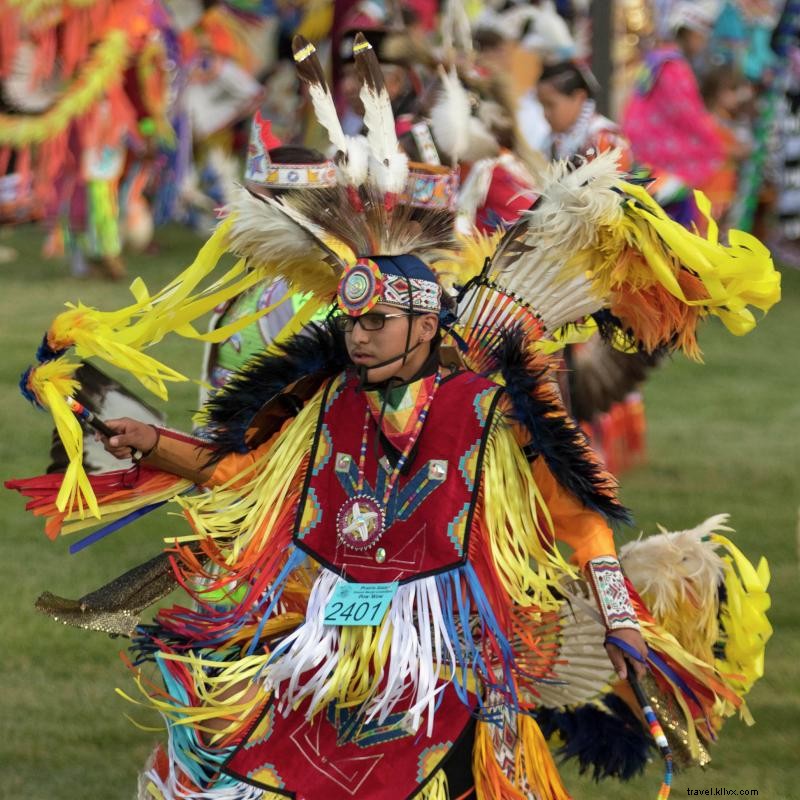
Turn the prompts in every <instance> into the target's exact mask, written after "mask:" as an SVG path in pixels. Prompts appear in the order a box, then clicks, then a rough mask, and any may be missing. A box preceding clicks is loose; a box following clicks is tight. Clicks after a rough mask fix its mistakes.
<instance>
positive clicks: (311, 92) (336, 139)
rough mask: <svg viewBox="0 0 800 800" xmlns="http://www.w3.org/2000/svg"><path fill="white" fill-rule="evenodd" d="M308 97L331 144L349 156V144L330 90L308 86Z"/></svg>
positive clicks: (312, 84)
mask: <svg viewBox="0 0 800 800" xmlns="http://www.w3.org/2000/svg"><path fill="white" fill-rule="evenodd" d="M308 96H309V97H310V98H311V103H312V105H313V106H314V113H315V115H316V117H317V120H318V122H319V124H320V125H322V127H323V128H325V130H326V131H327V132H328V139H329V140H330V143H331V144H332V145H333V146H334V147H335V148H336V149H337V150H339V151H340V152H342V153H344V154H347V152H348V148H347V145H348V142H347V137H346V136H345V133H344V130H343V129H342V123H341V122H340V121H339V115H338V114H337V113H336V106H335V105H334V102H333V97H332V96H331V93H330V90H329V89H328V87H327V86H323V85H321V84H319V83H310V84H308Z"/></svg>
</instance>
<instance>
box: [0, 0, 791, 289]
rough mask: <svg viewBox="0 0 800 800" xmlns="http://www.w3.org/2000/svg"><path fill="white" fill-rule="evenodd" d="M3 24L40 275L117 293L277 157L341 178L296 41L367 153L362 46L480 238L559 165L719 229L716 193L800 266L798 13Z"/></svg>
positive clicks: (786, 6) (16, 13) (311, 1)
mask: <svg viewBox="0 0 800 800" xmlns="http://www.w3.org/2000/svg"><path fill="white" fill-rule="evenodd" d="M0 12H2V20H3V22H2V26H1V27H2V36H0V112H1V113H0V223H3V224H12V223H18V222H23V221H30V220H37V221H40V222H41V223H42V224H43V225H44V226H45V227H46V230H47V238H46V243H45V247H44V251H45V254H46V255H48V256H63V257H65V258H66V259H67V260H68V262H69V264H70V270H71V273H72V274H73V275H75V276H76V277H88V276H92V275H102V276H105V277H107V278H111V279H119V278H122V277H123V276H124V275H125V273H126V269H125V262H124V251H125V249H126V248H128V249H133V250H140V251H141V250H147V249H154V248H156V247H157V244H156V241H155V240H154V230H155V229H156V228H157V227H158V226H160V225H163V224H164V223H166V222H169V221H177V222H181V223H184V224H186V225H189V226H191V227H192V228H194V229H196V230H197V231H198V232H200V233H201V234H205V233H206V232H207V231H208V230H209V229H210V228H211V227H212V226H213V224H214V222H215V212H216V209H218V208H219V207H221V206H222V205H224V204H225V202H226V198H227V196H228V193H229V187H230V186H231V185H232V184H233V183H234V182H236V181H241V180H242V179H243V175H244V176H245V177H247V178H248V180H249V182H250V183H251V184H253V183H255V184H258V183H259V182H261V183H263V181H259V178H258V175H262V177H263V170H264V164H263V163H262V164H260V165H258V164H256V160H255V159H257V158H262V156H263V157H265V158H266V163H272V161H273V160H274V159H270V156H269V154H268V153H269V151H270V150H273V149H275V148H279V147H288V146H293V147H301V148H305V149H304V150H302V151H294V152H289V153H288V155H287V153H286V152H284V153H283V155H281V153H280V152H279V153H278V154H277V156H275V158H276V159H277V161H276V162H275V163H278V162H280V161H281V159H282V160H283V161H284V162H287V160H288V163H289V164H290V165H291V164H292V163H298V162H300V163H302V164H307V163H308V162H309V161H316V162H317V163H319V162H321V161H322V160H323V159H324V157H325V156H327V155H328V153H326V152H325V150H326V145H325V143H324V142H323V140H322V139H320V134H319V131H318V130H317V129H316V126H314V125H311V124H309V122H310V119H311V116H312V115H310V113H309V104H308V99H307V97H305V96H304V94H303V91H302V90H301V88H300V83H299V81H298V78H297V75H296V72H295V68H294V63H293V60H292V38H293V36H295V35H296V34H300V35H302V36H303V37H305V39H307V40H309V41H311V42H313V43H314V44H315V45H316V47H317V50H318V51H319V53H320V55H321V56H322V58H323V63H324V64H326V65H327V69H328V70H329V79H330V81H331V83H332V86H333V87H334V91H335V96H336V98H337V102H338V103H339V111H340V115H341V116H342V118H343V119H344V127H345V132H346V133H347V134H349V135H358V134H359V133H360V131H361V128H362V121H361V116H360V114H361V108H360V101H359V98H358V88H357V86H358V84H357V82H356V81H355V79H354V77H353V68H352V44H353V38H354V36H355V34H356V32H358V31H362V32H364V33H365V34H366V36H367V38H368V40H369V41H370V42H371V44H372V45H373V47H375V49H376V50H377V51H378V54H379V57H380V59H381V63H382V64H383V65H384V66H383V69H384V72H385V79H386V83H387V87H388V89H389V92H390V94H391V96H392V101H393V106H394V110H395V116H396V118H397V120H398V133H399V134H401V137H402V140H403V142H404V147H405V148H406V150H407V152H408V153H409V155H410V157H411V158H412V159H413V160H415V161H418V162H423V163H426V164H429V165H435V166H441V167H443V168H444V167H447V168H450V169H451V170H453V169H455V170H456V172H457V180H458V181H459V183H460V189H459V192H458V198H459V200H458V202H459V210H460V224H461V225H462V226H463V227H464V228H465V229H469V228H472V227H473V226H476V227H477V228H478V229H480V230H483V231H489V230H494V229H496V228H497V227H498V226H501V225H507V224H509V223H511V222H513V221H514V219H516V217H517V215H518V214H519V213H520V212H521V211H522V210H524V209H525V208H528V207H529V206H530V205H531V203H532V202H533V201H534V200H535V197H536V186H535V179H534V178H533V174H534V173H535V170H536V169H540V168H541V166H542V165H543V164H544V163H546V161H547V160H549V159H553V158H555V159H585V158H589V159H591V158H593V157H594V156H595V155H597V154H598V153H600V152H602V151H603V150H606V149H610V148H617V149H618V150H619V152H620V164H621V166H622V168H623V169H625V170H627V171H630V172H631V173H632V174H634V175H641V179H642V180H643V181H646V182H647V185H648V186H649V187H650V191H651V192H653V193H654V195H655V196H656V198H657V199H658V200H659V202H660V203H661V204H662V205H663V206H665V207H666V208H667V209H668V210H669V213H670V214H671V215H673V216H674V217H675V218H676V219H679V220H681V221H682V222H685V223H686V224H691V223H696V224H698V225H699V226H700V227H701V228H702V227H703V226H704V224H705V221H704V220H705V215H704V213H703V209H698V207H697V205H696V201H695V199H694V196H693V193H692V190H693V189H695V188H698V189H701V190H702V191H703V192H704V193H705V195H706V196H707V197H708V199H709V201H710V204H711V212H712V214H713V216H714V217H715V218H716V219H717V221H718V222H719V223H720V224H721V226H722V227H723V229H724V228H726V227H738V228H743V229H748V230H755V232H756V233H757V234H758V235H760V236H761V237H762V238H769V240H770V243H771V244H772V246H773V247H774V248H775V249H776V251H777V255H778V257H779V258H780V259H781V260H782V261H784V262H787V263H800V103H798V99H800V3H796V2H792V1H791V0H789V2H784V0H695V1H694V2H687V1H686V0H617V2H615V3H611V2H602V3H599V2H598V3H591V2H589V0H572V1H571V2H570V1H569V0H564V1H559V2H553V1H552V0H541V1H540V2H535V1H532V2H524V1H520V2H514V1H513V0H485V1H482V0H463V1H462V2H449V1H448V2H444V0H443V1H442V2H437V1H436V0H408V1H407V2H400V0H394V1H391V0H369V1H367V0H356V1H355V2H354V0H337V1H336V2H333V3H328V2H321V0H306V1H305V2H301V0H295V2H273V0H226V2H217V1H216V0H94V2H86V1H85V0H82V1H81V2H75V1H74V0H26V1H25V2H22V0H0ZM604 17H605V19H604ZM601 27H602V29H603V30H604V31H605V30H607V31H610V36H606V35H605V34H602V33H599V30H600V28H601ZM453 82H457V83H458V84H459V87H455V86H454V85H453ZM443 98H444V99H443ZM465 98H466V102H468V103H469V114H468V119H469V122H468V124H467V130H464V129H463V126H462V124H461V123H460V122H457V120H459V116H458V115H459V113H461V106H459V103H463V101H464V99H465ZM254 114H257V115H258V116H257V120H258V130H257V133H256V134H253V136H256V139H257V140H254V138H253V136H251V121H252V119H253V117H254ZM315 150H316V151H318V152H317V153H316V154H314V153H313V152H312V151H315ZM259 169H261V170H262V171H261V172H260V173H259V172H258V170H259ZM248 170H250V173H252V174H248V172H247V171H248ZM253 170H256V172H253ZM284 172H286V170H284ZM287 174H288V173H287ZM256 189H257V186H256ZM2 255H3V257H4V258H6V259H10V258H13V252H9V250H8V248H6V249H5V250H4V251H3V254H2Z"/></svg>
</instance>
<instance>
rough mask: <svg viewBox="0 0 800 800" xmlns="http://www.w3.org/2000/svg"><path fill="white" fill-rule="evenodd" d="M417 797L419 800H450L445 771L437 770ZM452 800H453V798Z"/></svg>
mask: <svg viewBox="0 0 800 800" xmlns="http://www.w3.org/2000/svg"><path fill="white" fill-rule="evenodd" d="M417 797H418V798H419V799H420V800H451V797H450V789H449V788H448V786H447V775H446V774H445V771H444V770H443V769H440V770H437V772H436V774H435V775H434V776H433V777H432V778H431V779H430V780H429V781H428V783H426V784H425V788H424V789H423V790H422V791H421V792H420V793H419V794H418V795H417ZM452 800H455V798H453V799H452Z"/></svg>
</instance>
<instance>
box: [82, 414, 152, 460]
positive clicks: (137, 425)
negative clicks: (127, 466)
mask: <svg viewBox="0 0 800 800" xmlns="http://www.w3.org/2000/svg"><path fill="white" fill-rule="evenodd" d="M105 423H106V425H108V427H109V428H111V429H112V430H113V431H114V432H115V435H114V436H111V437H110V438H107V437H105V436H103V435H102V434H100V433H98V434H96V438H97V439H99V440H100V441H101V442H102V443H103V446H104V447H105V449H106V450H107V451H108V452H109V453H111V455H112V456H114V457H115V458H130V457H131V450H134V451H137V450H138V451H139V452H140V453H142V454H143V455H147V454H148V453H149V452H150V451H151V450H152V449H153V448H154V447H155V446H156V443H157V442H158V433H157V432H156V429H155V428H154V427H153V426H152V425H148V424H147V423H145V422H139V420H136V419H131V418H130V417H120V419H107V420H105Z"/></svg>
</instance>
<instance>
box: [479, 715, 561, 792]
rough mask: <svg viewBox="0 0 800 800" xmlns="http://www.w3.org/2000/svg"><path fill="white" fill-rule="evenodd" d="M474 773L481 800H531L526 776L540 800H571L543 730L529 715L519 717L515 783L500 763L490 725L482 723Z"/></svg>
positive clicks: (480, 724)
mask: <svg viewBox="0 0 800 800" xmlns="http://www.w3.org/2000/svg"><path fill="white" fill-rule="evenodd" d="M472 773H473V776H474V778H475V791H476V794H477V796H478V800H527V794H526V793H525V792H524V791H523V785H524V784H523V781H522V778H523V775H524V781H525V783H526V784H527V786H529V787H530V788H531V789H533V790H534V791H535V792H536V795H537V797H538V798H540V800H570V795H569V793H568V792H567V790H566V788H565V787H564V784H563V783H562V781H561V776H560V775H559V774H558V768H557V767H556V765H555V762H554V761H553V756H552V755H551V753H550V748H549V747H548V746H547V742H546V741H545V739H544V736H542V732H541V730H540V729H539V726H538V725H537V724H536V721H535V720H534V719H533V718H532V717H530V716H528V715H526V714H520V715H518V716H517V744H516V747H515V766H514V781H513V782H512V780H511V779H510V778H509V776H508V775H506V773H505V772H503V770H502V768H501V767H500V764H498V763H497V758H496V757H495V753H494V748H493V746H492V733H491V727H490V723H487V722H479V723H478V725H477V727H476V730H475V747H474V750H473V753H472Z"/></svg>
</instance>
